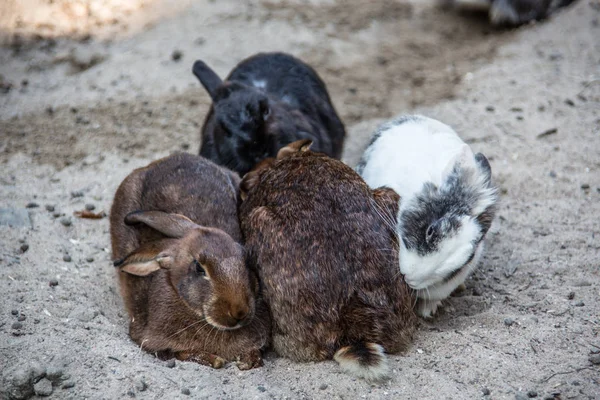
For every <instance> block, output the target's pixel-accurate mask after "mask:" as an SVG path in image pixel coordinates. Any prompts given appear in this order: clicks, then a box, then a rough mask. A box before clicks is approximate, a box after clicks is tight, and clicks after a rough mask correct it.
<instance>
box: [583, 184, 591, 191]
mask: <svg viewBox="0 0 600 400" xmlns="http://www.w3.org/2000/svg"><path fill="white" fill-rule="evenodd" d="M581 188H582V189H583V190H588V189H589V188H590V185H589V184H587V183H582V184H581Z"/></svg>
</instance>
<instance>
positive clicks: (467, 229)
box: [400, 217, 481, 300]
mask: <svg viewBox="0 0 600 400" xmlns="http://www.w3.org/2000/svg"><path fill="white" fill-rule="evenodd" d="M480 235H481V234H480V233H479V226H478V225H477V224H476V223H474V222H473V220H472V219H471V218H470V217H463V219H462V227H461V228H460V229H459V230H458V232H457V233H456V235H454V236H452V237H451V238H449V239H444V240H443V241H442V243H441V246H440V248H439V250H438V251H436V252H434V253H431V254H427V255H425V256H422V255H419V254H417V252H416V250H414V249H411V250H409V249H407V248H406V247H405V246H404V243H402V241H400V243H401V245H400V272H402V274H403V275H404V277H405V280H406V283H407V284H408V285H409V286H410V287H411V288H413V289H417V290H422V289H428V288H429V292H430V298H431V299H434V300H442V299H444V298H446V296H447V295H448V294H450V293H447V294H442V295H440V296H434V293H432V289H433V288H434V287H435V285H436V284H437V283H438V282H440V281H442V280H443V279H444V278H445V277H447V276H448V275H450V274H451V273H452V272H453V271H454V270H455V269H456V268H457V266H462V265H464V264H465V263H466V262H467V260H468V258H469V257H470V256H471V254H473V251H474V250H475V248H474V247H473V240H474V239H477V238H478V237H479V236H480ZM459 275H460V274H459ZM461 282H462V281H461ZM459 284H460V282H459V283H458V284H457V285H456V286H458V285H459Z"/></svg>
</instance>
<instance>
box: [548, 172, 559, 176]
mask: <svg viewBox="0 0 600 400" xmlns="http://www.w3.org/2000/svg"><path fill="white" fill-rule="evenodd" d="M548 176H550V178H556V176H557V175H556V172H554V171H550V173H549V174H548Z"/></svg>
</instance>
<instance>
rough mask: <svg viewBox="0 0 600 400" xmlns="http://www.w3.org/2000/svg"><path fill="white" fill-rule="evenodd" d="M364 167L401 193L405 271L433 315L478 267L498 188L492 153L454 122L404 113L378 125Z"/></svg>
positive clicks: (420, 306)
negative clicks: (474, 144) (467, 139)
mask: <svg viewBox="0 0 600 400" xmlns="http://www.w3.org/2000/svg"><path fill="white" fill-rule="evenodd" d="M356 169H357V172H358V173H359V174H360V175H361V176H362V177H363V178H364V180H365V181H366V182H367V184H368V185H369V186H370V187H371V188H378V187H381V186H386V187H390V188H392V189H394V190H395V191H396V192H397V193H398V194H399V195H400V198H401V200H400V205H399V208H398V219H397V228H396V229H397V233H398V236H399V238H400V246H399V250H400V254H399V270H400V272H401V273H402V274H404V276H405V279H406V282H407V283H408V285H409V286H410V287H411V288H413V289H415V290H416V292H417V297H418V299H419V301H418V303H417V312H418V313H419V314H420V315H422V316H431V315H432V314H434V313H435V312H436V310H437V308H438V306H439V305H440V304H441V301H442V300H444V299H445V298H447V297H448V296H449V295H450V294H451V293H452V292H453V291H454V290H455V289H456V288H457V287H458V286H459V285H461V284H462V283H463V282H464V281H465V279H466V278H467V277H468V276H469V274H470V273H471V272H472V271H473V270H474V269H475V268H476V267H477V264H478V262H479V259H480V257H481V254H482V253H483V247H484V244H483V240H484V238H485V236H486V233H487V232H488V230H489V228H490V225H491V223H492V220H493V219H494V215H495V211H496V203H497V200H498V191H497V189H496V187H495V186H494V184H493V183H492V171H491V167H490V164H489V163H488V160H487V159H486V157H485V156H484V155H483V154H481V153H478V154H473V152H472V151H471V148H470V147H469V146H468V145H467V144H465V143H464V142H463V141H462V140H461V139H460V138H459V136H458V135H457V134H456V132H454V130H453V129H452V128H450V127H449V126H447V125H445V124H443V123H441V122H439V121H436V120H434V119H431V118H427V117H422V116H404V117H401V118H399V119H397V120H394V121H391V122H389V123H387V124H384V125H382V126H381V127H379V128H378V129H377V131H376V132H375V134H374V135H373V138H372V140H371V143H370V145H369V146H368V147H367V149H366V150H365V152H364V154H363V156H362V159H361V161H360V163H359V164H358V166H357V168H356Z"/></svg>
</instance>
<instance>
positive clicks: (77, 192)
mask: <svg viewBox="0 0 600 400" xmlns="http://www.w3.org/2000/svg"><path fill="white" fill-rule="evenodd" d="M71 197H83V191H81V190H74V191H72V192H71Z"/></svg>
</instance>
